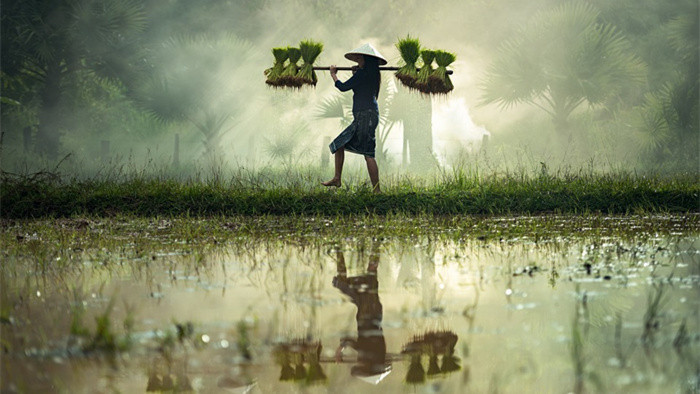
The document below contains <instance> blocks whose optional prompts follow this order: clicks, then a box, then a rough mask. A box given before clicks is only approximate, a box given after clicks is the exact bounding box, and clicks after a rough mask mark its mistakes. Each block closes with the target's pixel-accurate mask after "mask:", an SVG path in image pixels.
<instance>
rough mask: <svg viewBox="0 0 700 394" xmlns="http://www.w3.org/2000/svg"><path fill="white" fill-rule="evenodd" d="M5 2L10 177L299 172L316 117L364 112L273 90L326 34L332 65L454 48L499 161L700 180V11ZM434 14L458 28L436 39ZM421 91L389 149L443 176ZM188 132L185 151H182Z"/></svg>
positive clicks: (470, 100) (599, 1)
mask: <svg viewBox="0 0 700 394" xmlns="http://www.w3.org/2000/svg"><path fill="white" fill-rule="evenodd" d="M1 5H2V7H1V8H0V12H1V13H2V35H1V36H2V56H1V59H2V73H1V75H0V77H1V79H2V87H3V89H2V96H1V101H2V123H3V136H2V139H0V142H1V145H2V154H3V163H2V165H3V169H4V170H5V171H10V172H16V168H17V167H19V166H23V165H29V166H31V167H32V169H33V170H40V169H42V168H41V165H42V164H43V163H46V162H48V166H53V164H54V163H55V162H56V161H57V160H60V159H61V158H63V157H64V156H65V155H67V154H72V155H73V157H78V158H79V159H81V160H85V159H89V160H93V161H94V163H90V165H92V164H95V165H100V164H103V163H104V162H105V161H108V160H116V159H118V158H125V157H131V156H135V157H143V156H144V155H145V153H146V152H150V153H153V152H157V153H158V154H157V155H156V156H159V157H158V158H159V159H162V160H163V161H167V162H173V161H181V162H187V163H189V162H194V161H196V160H201V159H202V158H207V159H213V160H214V161H217V160H220V159H221V158H225V159H226V160H227V161H228V163H230V164H237V163H238V164H240V163H245V164H247V165H250V164H251V163H252V164H260V163H264V162H266V160H270V161H272V162H277V163H279V162H285V163H289V162H292V161H294V160H298V158H300V157H302V156H304V155H303V154H302V153H304V151H303V148H304V147H305V146H306V147H308V146H309V144H310V143H309V142H308V141H313V138H318V134H317V132H316V130H315V127H316V125H317V124H315V123H313V122H316V121H317V120H318V119H317V118H314V117H313V112H314V111H313V110H314V109H320V112H321V113H322V114H321V117H337V118H344V117H345V118H346V117H347V115H348V109H347V107H345V108H343V105H342V103H340V102H338V101H336V100H335V99H334V97H332V96H330V97H329V96H326V97H325V101H323V100H322V101H320V102H319V100H318V98H314V97H312V95H309V94H306V93H304V92H298V93H292V94H283V93H280V92H274V93H272V92H273V91H271V90H268V89H267V88H266V87H265V84H264V78H263V76H262V70H263V68H264V67H265V66H264V65H265V64H267V63H269V60H270V59H268V58H269V48H271V47H272V46H273V45H276V44H284V43H287V42H288V41H290V40H291V41H292V42H296V41H297V39H303V38H307V37H306V36H305V35H307V34H309V33H308V31H317V32H318V34H319V37H318V39H321V40H322V41H324V42H326V43H327V47H328V48H329V49H328V50H329V54H328V55H327V56H329V57H328V58H324V59H322V61H323V62H328V61H331V58H335V56H338V57H340V58H342V52H341V49H342V48H350V47H352V46H354V45H355V44H356V40H357V39H358V37H376V38H377V40H378V41H379V42H386V43H389V42H394V41H395V40H396V38H397V37H403V36H405V35H406V33H413V34H418V35H419V36H420V37H421V39H422V40H423V41H425V42H426V45H433V46H434V45H438V44H439V46H440V47H445V48H450V49H453V50H454V51H455V52H456V53H457V59H458V62H462V63H460V64H457V63H456V64H455V71H456V73H457V74H456V76H460V75H461V76H462V77H457V78H462V79H461V81H460V80H457V79H456V80H455V82H456V86H455V91H454V92H453V93H452V95H453V96H456V97H463V98H465V99H466V100H467V105H468V106H469V108H470V113H471V115H472V116H473V117H474V118H475V119H476V121H477V122H478V123H480V124H483V125H484V127H485V128H486V129H488V130H489V131H491V133H492V136H493V138H492V139H491V141H490V145H491V146H490V148H492V151H498V150H499V149H501V151H505V152H506V154H509V153H511V152H513V151H519V150H521V149H530V150H531V151H532V152H533V155H534V156H535V157H536V160H538V161H540V160H541V161H547V162H549V161H550V160H543V159H542V158H544V159H551V158H552V157H557V156H561V157H557V158H559V159H561V160H562V162H568V163H574V164H578V163H575V161H576V160H575V158H582V159H583V161H585V160H586V159H588V158H590V157H594V156H595V157H597V158H598V157H603V158H605V160H606V161H609V162H613V163H614V164H623V165H626V166H627V167H626V169H630V168H636V169H654V170H655V169H658V168H659V167H663V168H664V169H670V170H673V171H678V170H683V171H697V166H696V164H697V160H696V159H697V152H698V132H699V130H698V124H700V122H699V120H698V101H699V100H698V97H699V94H698V91H699V86H700V76H699V72H698V70H699V69H700V68H699V67H698V58H699V57H698V48H699V45H698V35H697V31H698V20H700V18H698V4H697V2H696V1H693V0H681V1H677V2H674V3H673V4H668V3H666V2H661V1H658V0H642V1H639V0H621V1H610V0H595V1H587V2H582V1H578V2H570V1H562V0H537V1H528V2H512V1H493V2H483V1H461V0H460V1H446V2H442V3H441V4H440V6H424V4H423V3H421V2H419V1H417V0H409V1H396V0H390V1H387V2H382V3H381V4H379V3H376V2H373V1H360V2H359V3H356V4H355V6H356V7H361V8H363V7H369V8H371V9H372V10H373V12H372V13H371V14H370V15H368V16H367V17H366V18H362V20H361V21H357V20H356V19H357V18H356V17H355V15H356V13H354V11H353V9H354V7H350V6H348V5H347V3H346V2H340V1H322V2H319V1H315V2H286V3H284V4H281V3H279V2H277V1H271V0H249V1H238V2H230V1H221V0H209V1H206V4H205V5H202V4H199V3H197V4H194V3H192V2H191V1H185V0H174V1H169V2H168V4H167V6H164V5H163V4H162V2H159V1H154V0H108V1H94V0H79V1H72V0H71V1H68V0H60V1H56V0H51V1H48V0H31V1H9V0H2V3H1ZM292 13H293V14H294V15H297V17H296V18H295V19H294V20H291V21H290V19H289V17H288V16H289V15H290V14H292ZM389 16H390V17H389ZM426 18H427V19H428V20H431V21H440V22H441V23H439V24H438V23H431V24H428V26H425V20H426ZM351 19H352V20H353V21H354V23H347V21H348V20H351ZM290 24H291V25H293V26H292V27H290ZM302 26H305V27H308V29H301V27H302ZM407 26H409V27H408V28H407ZM276 27H279V28H276ZM290 34H291V35H293V36H294V37H291V36H290ZM493 48H498V49H496V50H494V49H493ZM331 51H336V52H332V53H331ZM324 55H325V54H324ZM322 56H323V55H322ZM465 66H466V67H465ZM460 73H461V74H460ZM253 76H254V77H253ZM388 79H389V78H386V79H385V80H388ZM465 81H483V82H484V83H483V84H481V85H478V84H476V82H465ZM477 85H478V86H477ZM321 88H322V87H321ZM319 89H320V88H319ZM403 93H404V92H401V91H398V92H396V95H395V96H393V95H392V94H389V93H384V92H382V95H381V97H380V99H381V100H382V102H381V103H380V107H381V108H382V109H383V110H384V111H385V112H386V113H385V114H384V113H383V122H382V124H381V126H380V129H379V130H378V140H379V142H380V154H381V153H382V152H381V150H382V146H381V144H382V143H384V142H385V141H386V140H387V137H388V136H390V138H402V139H403V159H402V165H404V166H405V165H407V163H409V162H410V163H411V166H413V167H421V166H426V165H428V166H434V165H435V164H436V163H437V162H436V161H435V159H434V157H433V156H434V153H435V152H434V149H433V142H432V140H431V128H432V127H433V125H432V124H431V114H432V109H431V103H430V101H428V100H421V99H420V98H419V96H416V97H413V96H406V95H404V94H403ZM321 99H324V98H321ZM385 99H386V100H387V101H386V102H385V101H384V100H385ZM324 103H326V104H333V105H332V106H330V107H329V106H328V105H326V106H324ZM479 103H481V104H483V105H484V106H482V107H479V106H478V104H479ZM497 105H502V108H497ZM300 109H303V112H305V114H306V115H305V116H302V117H299V116H298V112H299V110H300ZM330 110H333V111H330ZM280 113H282V114H285V113H290V114H295V115H294V116H291V117H286V118H285V117H280V116H278V114H280ZM494 114H497V115H494ZM341 124H342V122H341ZM394 126H396V127H394ZM401 127H403V134H402V136H401V137H399V136H398V133H399V131H398V130H400V128H401ZM330 132H331V131H329V133H330ZM176 134H177V135H178V139H177V141H178V142H177V144H178V146H180V147H181V148H180V151H181V153H180V152H173V149H172V148H171V147H172V146H173V140H174V139H175V135H176ZM290 141H292V142H294V143H293V144H291V145H288V144H285V143H289V142H290ZM320 142H321V141H318V142H313V143H312V144H313V147H314V148H315V149H316V147H318V146H320V145H321V144H320ZM409 151H410V155H409V153H408V152H409ZM408 156H410V160H409V158H408ZM573 156H575V157H573ZM316 157H317V156H314V157H313V158H312V160H314V161H315V160H316ZM307 158H308V157H307ZM462 159H463V160H469V159H470V158H469V157H468V156H465V157H462Z"/></svg>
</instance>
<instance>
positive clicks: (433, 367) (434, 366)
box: [427, 354, 440, 377]
mask: <svg viewBox="0 0 700 394" xmlns="http://www.w3.org/2000/svg"><path fill="white" fill-rule="evenodd" d="M439 373H440V367H439V366H438V355H437V354H431V355H430V357H429V359H428V373H427V375H428V376H430V377H434V376H435V375H437V374H439Z"/></svg>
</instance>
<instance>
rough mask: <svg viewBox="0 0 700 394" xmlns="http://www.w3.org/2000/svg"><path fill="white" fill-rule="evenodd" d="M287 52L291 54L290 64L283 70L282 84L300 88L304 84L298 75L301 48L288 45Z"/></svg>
mask: <svg viewBox="0 0 700 394" xmlns="http://www.w3.org/2000/svg"><path fill="white" fill-rule="evenodd" d="M287 54H288V55H289V64H287V67H285V68H284V71H282V75H281V76H280V78H279V80H280V84H281V85H284V86H289V87H294V88H298V87H300V86H301V85H302V82H301V80H300V79H299V78H298V77H297V74H298V73H299V66H297V62H298V61H299V59H300V58H301V51H300V50H299V48H293V47H287Z"/></svg>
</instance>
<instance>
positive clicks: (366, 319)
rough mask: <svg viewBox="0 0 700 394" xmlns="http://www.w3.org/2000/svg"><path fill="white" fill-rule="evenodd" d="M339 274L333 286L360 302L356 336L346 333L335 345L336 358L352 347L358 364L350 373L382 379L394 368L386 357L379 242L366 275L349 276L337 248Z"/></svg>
mask: <svg viewBox="0 0 700 394" xmlns="http://www.w3.org/2000/svg"><path fill="white" fill-rule="evenodd" d="M336 259H337V261H336V266H337V271H338V275H336V276H335V277H334V278H333V286H334V287H335V288H337V289H338V290H340V291H341V292H342V293H343V294H345V295H347V296H349V297H350V300H351V301H352V303H353V304H355V306H357V314H356V315H355V319H356V320H357V338H351V337H345V338H342V339H341V340H340V345H339V346H338V348H337V349H336V352H335V358H336V362H339V361H342V360H343V349H345V348H346V347H348V346H349V347H352V348H353V349H355V350H356V351H357V364H356V365H354V366H353V367H352V368H351V370H350V374H351V375H352V376H355V377H357V378H359V379H362V380H365V381H367V382H371V383H374V384H377V383H379V382H380V381H381V380H382V379H384V378H385V377H386V376H387V375H388V374H389V373H390V372H391V362H390V360H389V359H387V354H386V342H385V340H384V331H383V330H382V317H383V308H382V303H381V302H380V301H379V282H378V281H377V268H378V266H379V245H378V244H377V243H376V242H373V243H372V247H371V250H370V255H369V262H368V264H367V272H366V273H365V274H364V275H359V276H352V277H348V271H347V267H346V266H345V256H344V255H343V252H342V251H340V250H338V251H336Z"/></svg>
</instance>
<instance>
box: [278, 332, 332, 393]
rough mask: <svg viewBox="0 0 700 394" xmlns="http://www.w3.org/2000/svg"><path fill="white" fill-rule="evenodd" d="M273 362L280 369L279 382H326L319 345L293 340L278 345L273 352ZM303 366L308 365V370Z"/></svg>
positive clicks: (318, 343) (317, 343)
mask: <svg viewBox="0 0 700 394" xmlns="http://www.w3.org/2000/svg"><path fill="white" fill-rule="evenodd" d="M273 355H274V357H275V361H276V362H277V364H278V365H279V366H280V367H281V368H282V370H281V372H280V378H279V380H280V381H296V382H305V383H306V384H315V383H321V382H324V381H326V379H327V378H326V374H325V373H324V372H323V369H322V368H321V362H320V357H321V343H320V342H308V341H305V340H293V341H290V342H285V343H280V344H278V345H277V346H275V349H274V350H273ZM305 364H308V369H307V367H306V365H305Z"/></svg>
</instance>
